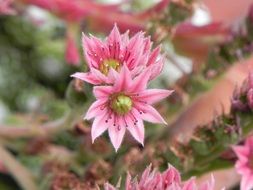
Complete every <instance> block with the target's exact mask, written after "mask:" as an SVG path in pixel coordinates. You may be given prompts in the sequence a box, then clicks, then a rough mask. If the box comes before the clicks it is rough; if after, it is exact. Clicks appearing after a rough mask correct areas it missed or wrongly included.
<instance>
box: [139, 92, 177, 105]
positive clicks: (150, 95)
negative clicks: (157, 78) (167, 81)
mask: <svg viewBox="0 0 253 190" xmlns="http://www.w3.org/2000/svg"><path fill="white" fill-rule="evenodd" d="M172 92H173V90H161V89H148V90H145V91H143V92H142V93H140V94H139V98H140V100H141V101H144V102H147V103H148V104H153V103H156V102H159V101H161V100H162V99H164V98H166V97H168V96H170V95H171V94H172Z"/></svg>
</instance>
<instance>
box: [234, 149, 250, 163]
mask: <svg viewBox="0 0 253 190" xmlns="http://www.w3.org/2000/svg"><path fill="white" fill-rule="evenodd" d="M232 148H233V150H234V152H235V153H236V155H237V156H238V158H239V159H240V161H242V162H247V160H248V156H249V153H250V152H249V148H248V147H246V146H233V147H232Z"/></svg>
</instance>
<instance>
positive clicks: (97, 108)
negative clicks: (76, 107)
mask: <svg viewBox="0 0 253 190" xmlns="http://www.w3.org/2000/svg"><path fill="white" fill-rule="evenodd" d="M106 101H107V99H100V100H97V101H95V102H94V103H93V104H92V105H91V106H90V107H89V109H88V111H87V113H86V115H85V117H84V119H87V120H89V119H91V118H93V117H95V116H97V115H101V114H103V112H104V111H105V110H104V109H101V108H102V107H103V105H104V104H105V103H106Z"/></svg>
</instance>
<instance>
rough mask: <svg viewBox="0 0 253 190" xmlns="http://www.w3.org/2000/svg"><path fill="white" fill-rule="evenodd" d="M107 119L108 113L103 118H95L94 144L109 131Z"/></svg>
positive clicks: (92, 128) (93, 129) (92, 131)
mask: <svg viewBox="0 0 253 190" xmlns="http://www.w3.org/2000/svg"><path fill="white" fill-rule="evenodd" d="M107 117H108V114H107V113H104V114H103V115H102V116H97V117H95V119H94V121H93V124H92V127H91V138H92V143H94V141H95V139H96V138H97V137H99V136H100V135H101V134H102V133H103V132H105V130H106V129H108V122H106V119H107Z"/></svg>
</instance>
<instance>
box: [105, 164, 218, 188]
mask: <svg viewBox="0 0 253 190" xmlns="http://www.w3.org/2000/svg"><path fill="white" fill-rule="evenodd" d="M117 189H118V188H117V187H114V186H112V185H111V184H109V183H106V184H105V190H117ZM125 189H127V190H136V189H145V190H153V189H159V190H166V189H171V190H181V189H182V190H183V189H185V190H186V189H187V190H197V189H199V190H212V189H214V178H213V177H212V178H211V180H210V181H206V182H204V183H203V184H201V185H200V186H199V187H198V186H197V185H196V181H195V178H194V177H192V178H191V179H189V180H187V181H185V182H183V181H182V180H181V176H180V174H179V172H178V170H177V169H176V168H174V167H173V166H171V165H170V166H169V167H168V169H167V170H166V171H164V172H163V173H160V172H158V171H156V170H153V171H152V170H151V165H150V166H149V167H148V168H147V169H146V170H145V171H144V172H143V174H142V176H141V178H140V180H139V181H138V180H132V179H131V176H130V174H128V176H127V179H126V184H125Z"/></svg>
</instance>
